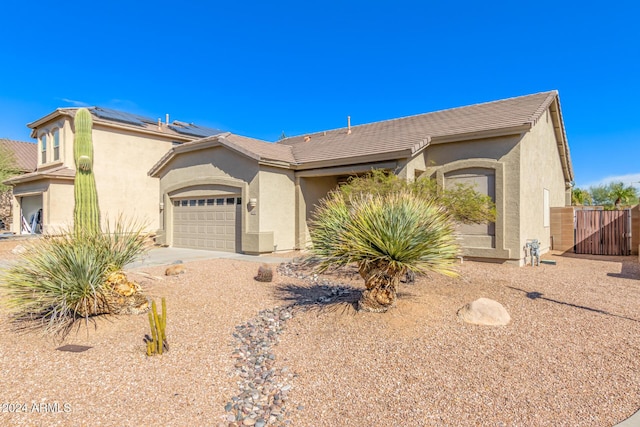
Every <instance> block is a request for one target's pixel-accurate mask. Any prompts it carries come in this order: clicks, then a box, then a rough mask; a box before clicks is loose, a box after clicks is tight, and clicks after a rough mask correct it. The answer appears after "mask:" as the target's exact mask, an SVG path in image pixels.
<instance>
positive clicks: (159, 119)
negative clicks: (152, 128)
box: [158, 117, 162, 130]
mask: <svg viewBox="0 0 640 427" xmlns="http://www.w3.org/2000/svg"><path fill="white" fill-rule="evenodd" d="M158 130H162V119H161V118H160V117H158Z"/></svg>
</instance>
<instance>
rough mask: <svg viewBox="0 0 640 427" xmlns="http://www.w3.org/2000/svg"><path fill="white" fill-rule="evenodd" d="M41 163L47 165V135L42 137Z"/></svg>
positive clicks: (44, 134)
mask: <svg viewBox="0 0 640 427" xmlns="http://www.w3.org/2000/svg"><path fill="white" fill-rule="evenodd" d="M40 163H43V164H44V163H47V134H46V133H43V134H42V135H40Z"/></svg>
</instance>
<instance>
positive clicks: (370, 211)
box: [310, 190, 458, 312]
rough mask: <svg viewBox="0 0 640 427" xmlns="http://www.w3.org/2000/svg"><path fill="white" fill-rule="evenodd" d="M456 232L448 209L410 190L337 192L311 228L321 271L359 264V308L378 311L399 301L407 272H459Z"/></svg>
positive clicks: (320, 209)
mask: <svg viewBox="0 0 640 427" xmlns="http://www.w3.org/2000/svg"><path fill="white" fill-rule="evenodd" d="M453 231H454V222H453V218H452V216H451V214H450V213H449V212H448V211H447V210H446V208H444V207H443V206H442V205H440V204H438V203H436V202H435V201H434V200H433V199H430V198H425V197H420V196H417V195H416V194H414V193H412V192H411V191H408V190H400V191H397V192H395V191H394V192H388V193H385V194H366V193H357V194H351V195H350V196H349V198H347V196H345V194H344V193H342V192H341V191H334V192H332V193H330V194H329V195H328V196H327V198H325V199H324V200H322V201H321V202H320V205H319V206H318V208H317V209H316V211H315V219H314V221H313V222H312V226H311V229H310V233H311V239H312V242H313V246H312V252H313V254H314V255H315V256H316V257H317V259H318V260H319V264H318V270H319V271H320V272H322V271H325V270H326V269H328V268H329V267H340V266H345V265H348V264H351V263H355V264H357V266H358V270H359V272H360V275H361V276H362V278H363V279H364V280H365V286H366V290H365V291H364V292H363V294H362V297H361V299H360V301H359V303H358V305H359V308H360V309H363V310H367V311H377V312H382V311H386V310H387V309H388V308H389V307H391V306H393V304H394V303H395V299H396V295H397V288H398V285H399V281H400V278H401V277H402V276H403V275H404V274H406V272H407V271H412V272H416V273H425V272H429V271H432V272H438V273H442V274H445V275H455V274H456V273H455V271H454V269H453V265H454V262H455V259H456V256H457V254H458V245H457V243H456V238H455V236H454V233H453Z"/></svg>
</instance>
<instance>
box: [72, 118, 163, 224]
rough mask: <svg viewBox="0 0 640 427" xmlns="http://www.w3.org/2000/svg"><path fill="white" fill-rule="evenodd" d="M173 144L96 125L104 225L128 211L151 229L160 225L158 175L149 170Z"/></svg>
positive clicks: (96, 162)
mask: <svg viewBox="0 0 640 427" xmlns="http://www.w3.org/2000/svg"><path fill="white" fill-rule="evenodd" d="M171 147H172V143H171V140H161V139H159V138H155V137H154V138H152V137H147V136H143V135H137V134H135V133H133V132H126V131H120V130H116V129H113V128H107V127H101V126H98V125H94V128H93V153H94V173H95V178H96V188H97V191H98V203H99V205H100V215H101V221H102V222H103V225H104V222H105V221H106V220H109V221H110V222H111V223H113V222H114V221H115V220H116V219H117V218H118V216H119V215H121V214H124V215H125V216H126V217H127V218H136V219H137V220H140V221H145V222H147V223H148V230H155V229H157V228H158V227H159V222H158V211H159V205H158V185H159V184H158V179H157V178H152V177H150V176H148V175H147V172H148V171H149V169H151V167H152V166H153V165H154V164H155V163H156V162H157V161H158V159H159V158H161V157H162V156H163V155H164V154H165V153H166V152H167V151H168V150H169V149H170V148H171ZM71 158H73V155H71ZM71 164H72V165H73V163H71ZM70 167H71V168H73V169H75V167H74V166H70ZM66 202H67V201H66V200H65V203H66Z"/></svg>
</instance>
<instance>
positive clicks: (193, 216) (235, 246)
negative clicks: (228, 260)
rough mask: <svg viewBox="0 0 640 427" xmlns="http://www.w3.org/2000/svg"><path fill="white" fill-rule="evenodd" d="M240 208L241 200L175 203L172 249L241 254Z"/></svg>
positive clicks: (226, 198)
mask: <svg viewBox="0 0 640 427" xmlns="http://www.w3.org/2000/svg"><path fill="white" fill-rule="evenodd" d="M241 206H242V199H241V198H240V197H239V196H207V197H199V198H181V199H173V246H176V247H181V248H194V249H208V250H214V251H225V252H236V251H237V250H240V231H241V227H240V217H241V211H240V209H241Z"/></svg>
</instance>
